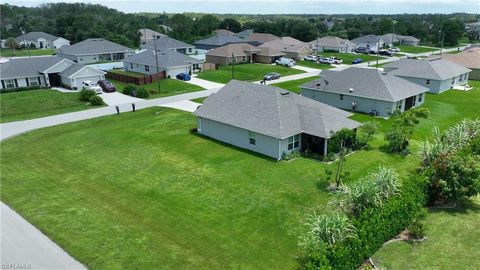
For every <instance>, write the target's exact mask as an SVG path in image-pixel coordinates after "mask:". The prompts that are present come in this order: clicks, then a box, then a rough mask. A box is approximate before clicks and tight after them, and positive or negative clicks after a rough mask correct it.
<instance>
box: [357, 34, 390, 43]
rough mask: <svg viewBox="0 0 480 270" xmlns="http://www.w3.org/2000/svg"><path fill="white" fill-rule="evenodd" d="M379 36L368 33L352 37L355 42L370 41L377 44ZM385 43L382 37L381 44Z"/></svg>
mask: <svg viewBox="0 0 480 270" xmlns="http://www.w3.org/2000/svg"><path fill="white" fill-rule="evenodd" d="M378 38H379V36H377V35H366V36H361V37H357V38H355V39H352V42H353V43H356V44H360V43H369V44H377V42H378ZM382 43H385V41H384V40H383V39H382V37H380V44H382Z"/></svg>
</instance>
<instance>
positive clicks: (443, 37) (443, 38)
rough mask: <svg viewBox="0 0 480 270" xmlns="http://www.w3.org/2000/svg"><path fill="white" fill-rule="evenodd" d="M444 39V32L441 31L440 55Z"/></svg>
mask: <svg viewBox="0 0 480 270" xmlns="http://www.w3.org/2000/svg"><path fill="white" fill-rule="evenodd" d="M444 40H445V33H442V43H441V44H440V55H442V50H443V41H444Z"/></svg>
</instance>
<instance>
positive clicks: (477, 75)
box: [469, 68, 480, 81]
mask: <svg viewBox="0 0 480 270" xmlns="http://www.w3.org/2000/svg"><path fill="white" fill-rule="evenodd" d="M470 69H471V70H472V71H471V72H470V75H469V79H470V80H477V81H478V80H480V69H475V68H470Z"/></svg>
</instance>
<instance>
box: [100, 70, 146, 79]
mask: <svg viewBox="0 0 480 270" xmlns="http://www.w3.org/2000/svg"><path fill="white" fill-rule="evenodd" d="M109 72H112V73H117V74H122V75H129V76H132V77H137V78H141V77H145V76H146V75H145V74H142V73H138V72H132V71H126V70H123V69H118V68H115V69H111V70H109Z"/></svg>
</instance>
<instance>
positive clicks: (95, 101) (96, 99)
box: [88, 95, 104, 106]
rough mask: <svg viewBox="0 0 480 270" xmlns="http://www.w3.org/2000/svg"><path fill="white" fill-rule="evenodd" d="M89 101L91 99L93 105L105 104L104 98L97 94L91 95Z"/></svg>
mask: <svg viewBox="0 0 480 270" xmlns="http://www.w3.org/2000/svg"><path fill="white" fill-rule="evenodd" d="M88 101H90V104H91V105H92V106H100V105H103V104H104V103H103V99H102V98H101V97H99V96H97V95H94V96H91V97H90V99H89V100H88Z"/></svg>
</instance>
